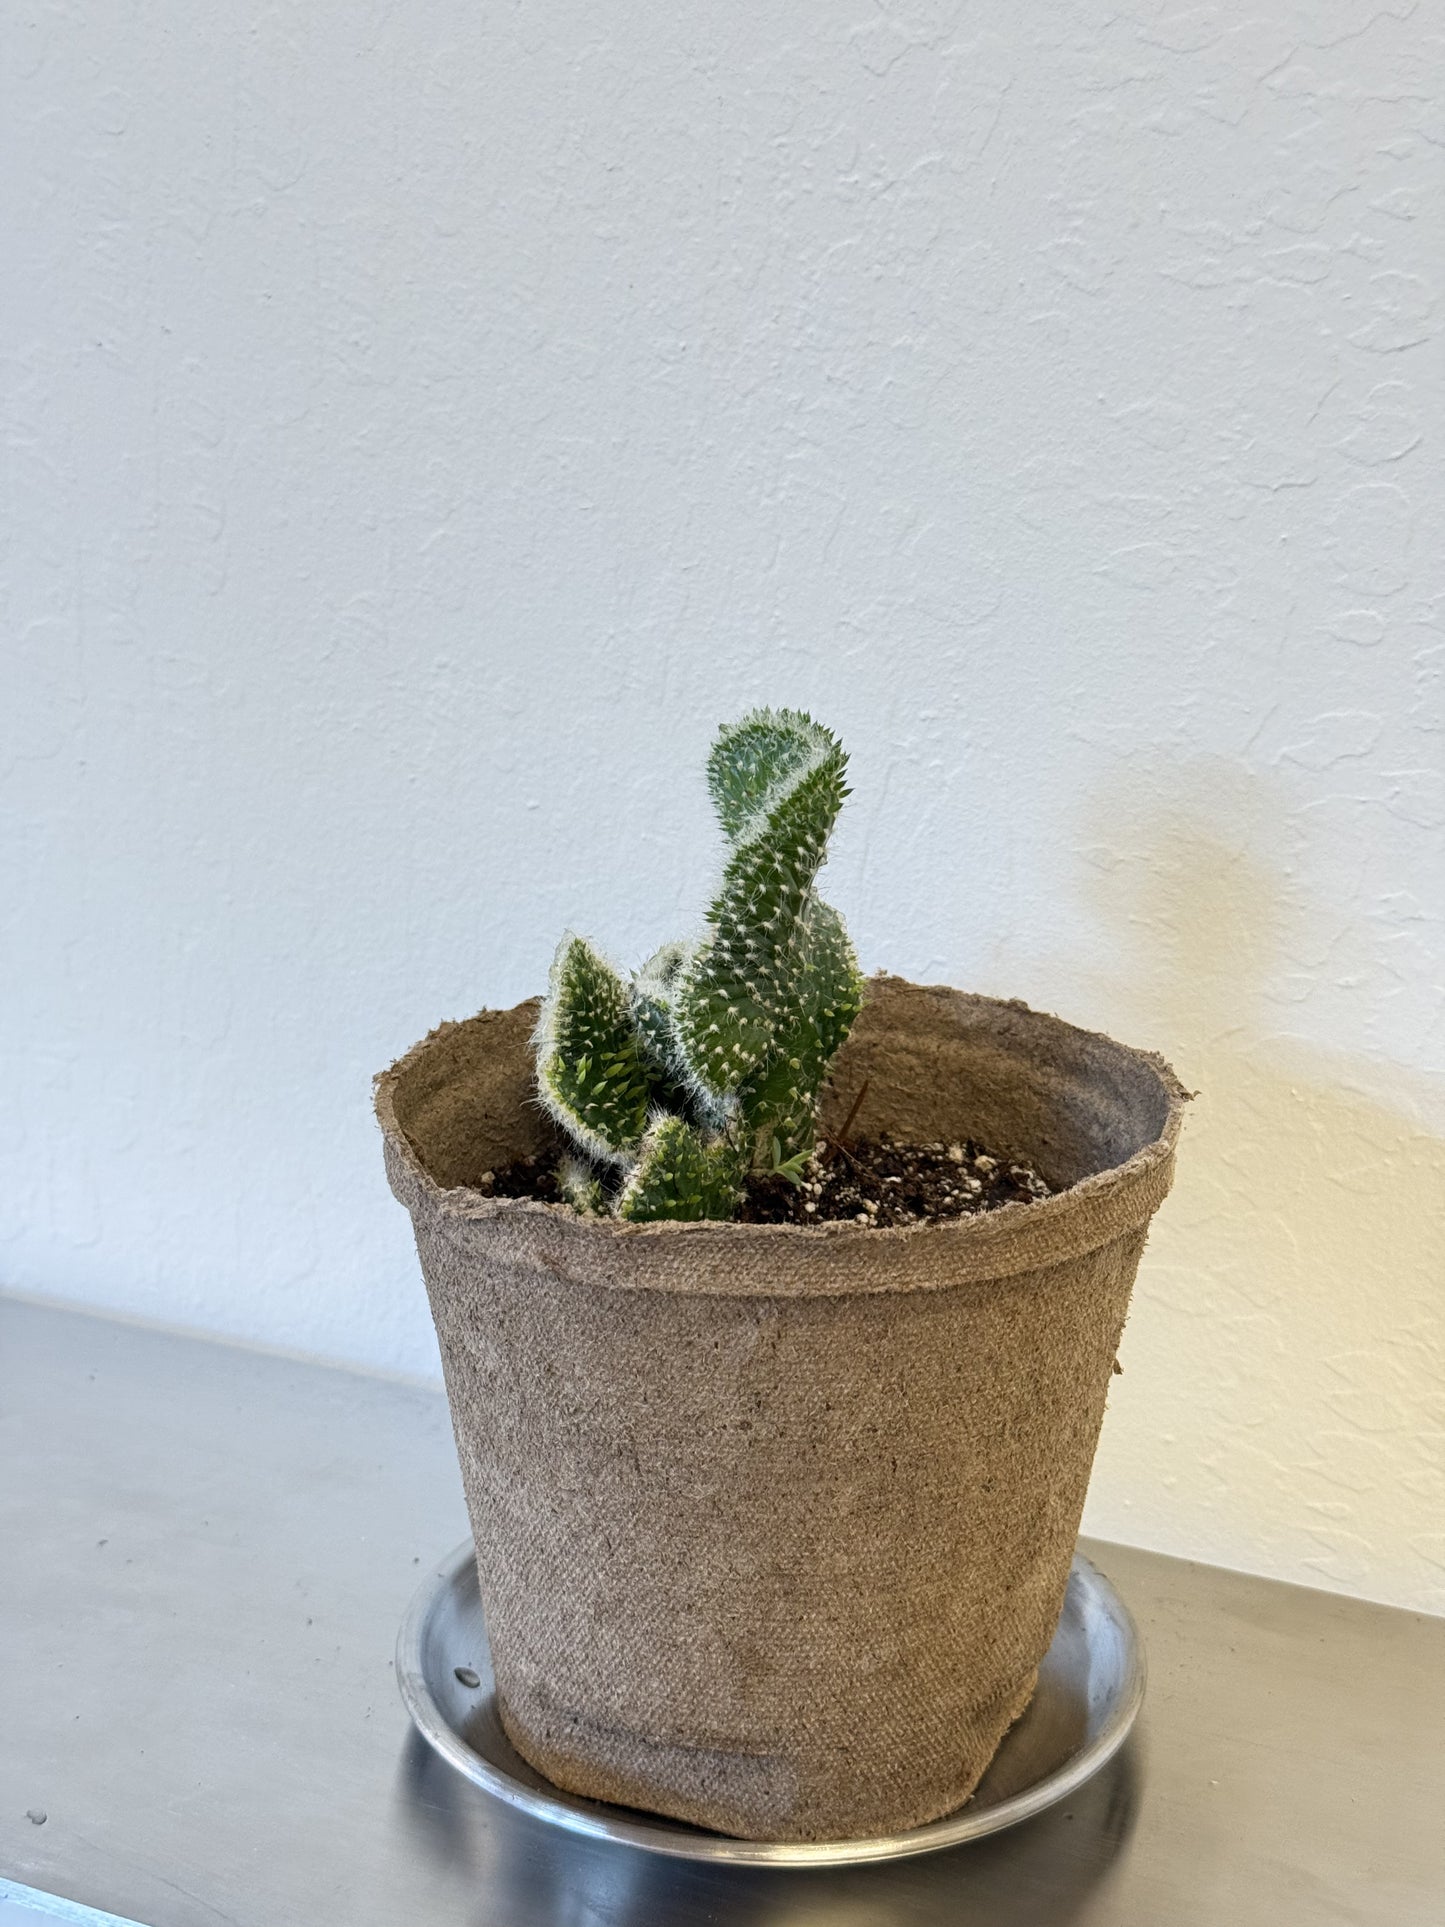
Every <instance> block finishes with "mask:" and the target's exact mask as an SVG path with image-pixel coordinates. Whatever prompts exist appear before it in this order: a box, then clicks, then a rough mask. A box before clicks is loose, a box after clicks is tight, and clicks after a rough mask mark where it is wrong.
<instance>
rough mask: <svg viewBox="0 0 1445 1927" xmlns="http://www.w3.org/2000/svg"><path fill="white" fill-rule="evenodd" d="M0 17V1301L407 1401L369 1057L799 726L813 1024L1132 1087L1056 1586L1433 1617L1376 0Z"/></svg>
mask: <svg viewBox="0 0 1445 1927" xmlns="http://www.w3.org/2000/svg"><path fill="white" fill-rule="evenodd" d="M4 32H5V38H6V41H7V42H8V51H9V67H8V79H7V81H6V83H5V101H4V112H3V115H0V125H3V130H4V131H3V140H4V145H5V152H4V154H3V156H0V159H3V166H0V193H3V197H4V210H5V211H4V248H5V255H6V258H7V261H8V267H7V271H6V302H5V314H6V318H5V322H4V330H5V333H4V371H5V380H6V388H7V399H6V404H5V423H6V434H7V438H8V447H9V454H8V462H9V468H8V477H9V481H8V487H9V491H10V503H9V507H8V510H7V513H6V518H5V520H6V530H7V539H8V542H9V545H10V546H9V554H8V564H7V569H6V578H7V581H8V585H9V612H8V622H7V629H6V642H5V648H6V670H5V677H4V686H5V696H6V700H5V709H6V711H7V714H6V717H5V721H4V740H5V748H4V755H3V760H0V805H3V810H4V822H5V831H4V835H5V842H6V844H7V846H9V848H8V861H7V870H6V878H7V880H6V882H5V884H4V887H3V892H0V914H3V918H4V922H5V925H6V928H5V932H4V941H5V945H6V953H7V955H6V962H5V966H4V967H5V970H6V972H7V974H8V975H9V976H10V977H11V979H12V982H11V985H10V987H9V988H8V989H7V991H6V993H5V996H4V1001H3V1013H0V1021H3V1024H4V1028H5V1031H6V1033H7V1034H6V1036H5V1038H4V1051H3V1062H4V1065H5V1072H4V1079H5V1090H4V1098H3V1103H0V1139H3V1144H0V1151H3V1167H4V1168H3V1174H0V1175H3V1185H0V1197H3V1206H0V1209H3V1219H0V1278H3V1280H4V1282H6V1283H8V1284H9V1285H10V1286H12V1287H15V1288H19V1289H22V1290H28V1291H32V1292H40V1293H53V1294H56V1295H58V1296H62V1297H66V1298H73V1299H79V1300H83V1301H88V1302H91V1303H94V1304H97V1305H103V1306H110V1307H115V1308H119V1309H123V1310H125V1311H127V1312H131V1313H135V1314H140V1315H143V1316H153V1317H156V1318H161V1319H166V1320H172V1321H178V1322H182V1323H185V1324H188V1325H193V1326H200V1327H204V1328H206V1329H210V1330H215V1331H219V1332H227V1333H238V1334H243V1335H245V1336H248V1337H252V1338H255V1339H259V1340H264V1341H267V1342H272V1343H277V1344H281V1345H287V1346H297V1347H302V1348H306V1349H312V1350H315V1351H318V1352H323V1353H328V1354H332V1355H336V1356H340V1357H344V1358H348V1359H357V1360H363V1361H366V1362H368V1363H373V1364H378V1365H386V1366H396V1367H403V1368H409V1369H422V1370H427V1369H430V1368H431V1365H432V1361H433V1352H432V1345H431V1339H430V1335H429V1331H428V1328H427V1325H426V1321H425V1315H424V1310H423V1302H422V1297H421V1293H420V1288H419V1285H418V1282H417V1278H416V1274H415V1269H414V1259H413V1255H412V1252H411V1248H410V1243H409V1235H408V1228H407V1225H406V1222H405V1219H404V1217H403V1215H402V1213H401V1212H400V1210H399V1209H398V1208H397V1207H396V1206H395V1205H394V1204H393V1203H392V1201H391V1199H390V1198H389V1196H388V1195H387V1193H386V1191H385V1189H384V1186H383V1182H382V1175H381V1159H380V1151H379V1145H378V1142H377V1139H376V1136H375V1134H374V1130H373V1126H372V1123H371V1121H370V1115H369V1109H368V1101H369V1091H368V1086H369V1078H370V1074H371V1073H372V1072H373V1071H374V1070H376V1069H377V1068H379V1067H380V1066H381V1065H382V1064H383V1063H385V1062H386V1061H387V1060H388V1059H389V1058H390V1057H391V1056H393V1055H394V1054H395V1053H396V1052H397V1051H399V1050H400V1049H402V1048H403V1047H405V1046H406V1045H408V1044H409V1043H411V1042H412V1041H413V1039H414V1038H415V1037H416V1036H417V1035H419V1034H420V1033H421V1032H422V1031H424V1030H426V1029H427V1028H428V1027H429V1025H430V1024H431V1023H432V1022H434V1021H435V1020H437V1019H439V1018H441V1017H443V1016H448V1015H461V1014H465V1013H466V1012H469V1011H471V1010H472V1009H474V1008H476V1007H477V1006H478V1005H479V1004H481V1003H484V1002H492V1003H503V1002H510V1001H512V1000H514V999H515V998H517V997H520V996H522V995H524V994H525V993H527V992H529V991H531V990H532V989H534V988H535V987H536V986H538V985H539V984H540V982H541V981H542V978H543V974H544V971H545V967H546V964H547V961H548V958H549V954H550V951H551V948H552V944H553V941H554V939H555V937H556V935H557V933H558V931H559V930H560V929H561V927H562V926H563V924H564V923H567V922H569V921H575V922H576V923H577V924H579V925H580V926H581V927H582V928H584V929H586V930H588V931H590V932H592V933H593V934H594V935H595V936H597V937H598V938H599V939H601V940H602V941H604V942H605V943H606V944H608V945H610V946H611V947H612V948H613V949H614V951H615V952H616V953H617V954H618V955H619V956H621V957H624V958H627V957H636V956H638V955H639V953H641V952H642V951H644V950H645V949H647V948H649V947H650V946H651V945H652V944H653V943H655V942H656V941H657V940H658V939H659V938H661V937H663V936H664V935H667V934H670V933H672V932H674V931H678V930H683V929H686V928H687V926H688V922H689V919H691V918H694V917H695V916H696V914H697V912H698V910H699V908H700V906H701V903H702V901H703V895H704V891H705V888H706V884H707V880H708V876H709V872H710V867H711V864H712V861H713V854H714V843H713V837H712V832H711V829H710V825H709V821H708V815H707V811H706V808H705V805H704V800H703V796H702V794H701V789H700V784H699V781H698V768H699V765H700V762H701V759H702V756H703V754H704V751H705V748H706V744H707V741H708V738H709V735H710V732H711V729H712V726H713V725H714V723H715V722H716V721H718V720H720V719H722V718H725V717H728V716H731V715H732V714H734V713H736V712H737V711H738V710H739V709H740V708H741V707H742V706H743V705H745V704H747V703H749V702H752V701H755V700H759V699H762V700H772V701H779V702H792V703H802V704H808V705H811V706H812V707H813V708H814V709H815V711H816V712H817V713H819V714H820V715H821V716H823V717H824V718H825V719H826V720H828V721H829V722H831V723H833V724H834V725H835V726H836V727H838V728H839V729H840V730H841V731H842V733H843V735H844V736H845V739H846V740H847V742H848V743H849V744H850V746H851V748H852V751H853V757H854V778H855V785H856V795H855V797H854V800H853V802H852V803H851V804H850V805H849V810H848V813H847V816H846V822H845V825H844V827H843V828H842V831H841V833H840V836H839V838H838V844H837V855H836V859H835V862H834V865H833V869H832V872H831V876H830V883H829V890H830V894H831V895H832V896H833V897H834V898H835V900H836V901H837V902H838V903H839V904H840V906H842V907H843V908H844V910H845V912H846V913H847V914H848V915H849V916H850V918H851V921H852V924H853V927H854V929H855V932H856V935H857V937H858V940H859V945H860V949H861V951H862V953H863V956H864V961H865V964H866V965H867V966H868V967H870V968H871V967H876V966H880V965H887V966H889V967H891V968H893V969H896V970H900V971H903V972H905V973H908V974H911V975H914V976H917V977H920V978H925V979H930V980H936V979H947V980H949V981H952V982H955V983H959V984H963V985H968V986H972V987H976V988H981V989H987V990H990V991H997V992H1004V993H1008V994H1016V995H1022V996H1024V997H1027V998H1028V999H1029V1000H1030V1001H1032V1002H1035V1003H1037V1004H1040V1005H1042V1006H1045V1007H1048V1008H1051V1009H1055V1010H1058V1011H1059V1012H1061V1013H1063V1014H1064V1015H1067V1016H1069V1017H1072V1018H1075V1019H1077V1020H1080V1021H1082V1022H1084V1023H1086V1024H1090V1025H1101V1026H1104V1027H1107V1028H1109V1029H1110V1030H1113V1031H1114V1032H1115V1033H1116V1034H1118V1035H1120V1036H1122V1037H1124V1038H1126V1039H1128V1040H1130V1041H1133V1042H1138V1043H1143V1044H1149V1045H1153V1046H1156V1047H1158V1048H1160V1049H1162V1050H1164V1051H1166V1052H1167V1053H1168V1054H1169V1055H1171V1056H1172V1057H1173V1058H1174V1060H1175V1062H1176V1063H1177V1065H1178V1066H1179V1069H1180V1071H1181V1073H1182V1074H1183V1076H1184V1077H1185V1079H1186V1081H1188V1082H1189V1083H1190V1084H1191V1085H1195V1086H1197V1087H1198V1088H1199V1089H1200V1091H1201V1092H1202V1093H1203V1095H1202V1096H1201V1098H1200V1101H1199V1103H1198V1105H1197V1106H1196V1107H1195V1110H1194V1114H1193V1116H1192V1117H1191V1120H1190V1124H1189V1129H1188V1135H1187V1141H1186V1144H1185V1147H1184V1155H1183V1163H1182V1171H1181V1178H1180V1183H1179V1187H1178V1190H1177V1192H1176V1194H1175V1197H1174V1198H1173V1200H1172V1201H1171V1203H1170V1205H1169V1207H1168V1208H1167V1210H1166V1212H1165V1214H1164V1217H1163V1219H1162V1221H1161V1222H1160V1224H1159V1227H1158V1229H1157V1232H1156V1234H1155V1237H1154V1240H1153V1243H1152V1245H1151V1247H1150V1250H1149V1253H1148V1256H1147V1258H1146V1262H1145V1266H1144V1270H1143V1273H1142V1275H1141V1281H1140V1288H1139V1292H1138V1297H1137V1300H1136V1309H1135V1313H1134V1317H1133V1320H1132V1323H1131V1325H1130V1329H1129V1333H1128V1337H1127V1341H1126V1348H1125V1352H1124V1362H1125V1367H1126V1371H1125V1376H1124V1377H1123V1378H1122V1379H1119V1380H1117V1381H1116V1385H1115V1391H1114V1396H1113V1400H1112V1407H1111V1413H1110V1417H1109V1421H1108V1425H1107V1428H1106V1437H1105V1443H1104V1446H1103V1450H1102V1457H1101V1460H1100V1465H1099V1471H1098V1475H1097V1478H1096V1482H1095V1488H1094V1494H1093V1498H1092V1501H1091V1511H1090V1516H1089V1523H1090V1524H1091V1526H1092V1527H1093V1529H1094V1530H1096V1531H1099V1532H1102V1533H1106V1534H1113V1535H1115V1536H1118V1537H1124V1538H1128V1539H1133V1540H1137V1541H1139V1542H1141V1543H1145V1544H1149V1545H1153V1546H1158V1547H1163V1548H1166V1549H1169V1550H1173V1551H1179V1552H1186V1553H1192V1554H1196V1555H1198V1556H1200V1557H1203V1558H1205V1559H1212V1560H1219V1561H1224V1562H1228V1563H1231V1564H1237V1565H1242V1566H1246V1567H1251V1568H1254V1569H1257V1570H1260V1571H1264V1572H1269V1573H1275V1574H1282V1575H1286V1576H1290V1577H1294V1578H1299V1579H1303V1580H1306V1581H1310V1582H1314V1583H1321V1584H1325V1585H1329V1586H1337V1587H1341V1588H1344V1589H1346V1590H1350V1591H1360V1592H1363V1593H1367V1594H1373V1595H1376V1596H1380V1597H1384V1598H1389V1599H1395V1600H1399V1601H1402V1602H1408V1603H1415V1604H1426V1605H1429V1604H1433V1605H1435V1606H1439V1605H1441V1604H1442V1592H1441V1583H1442V1578H1445V1535H1442V1525H1445V1493H1442V1487H1441V1464H1442V1427H1445V1413H1442V1398H1441V1376H1440V1373H1441V1328H1440V1322H1439V1321H1440V1311H1441V1278H1442V1272H1445V1238H1442V1223H1441V1217H1442V1210H1441V1201H1442V1189H1445V1179H1442V1146H1441V1136H1442V1134H1445V1085H1442V1081H1441V1076H1440V1065H1441V1056H1442V1052H1441V1044H1442V1028H1445V1026H1442V1014H1441V1004H1440V1001H1439V997H1438V993H1437V990H1436V988H1435V984H1436V982H1437V981H1438V971H1437V970H1433V969H1432V960H1433V962H1434V963H1435V964H1438V962H1439V958H1440V938H1441V908H1442V901H1441V899H1442V875H1445V869H1442V866H1441V856H1442V834H1441V832H1442V823H1445V770H1442V749H1441V734H1440V731H1441V725H1442V713H1441V706H1440V696H1439V673H1440V665H1441V660H1442V634H1441V616H1440V603H1439V602H1438V601H1437V600H1432V598H1437V597H1438V596H1439V594H1440V591H1441V588H1442V583H1441V581H1440V578H1439V576H1438V575H1435V576H1433V577H1432V575H1431V573H1430V570H1431V568H1432V566H1433V564H1434V562H1435V560H1436V557H1437V554H1438V549H1439V536H1440V528H1441V524H1440V515H1441V509H1442V489H1441V479H1440V478H1441V451H1442V427H1445V423H1442V412H1445V411H1442V381H1441V366H1440V357H1439V345H1440V332H1441V329H1440V279H1441V276H1440V269H1441V231H1440V227H1441V224H1440V205H1441V203H1440V198H1439V197H1440V189H1441V172H1442V169H1441V164H1440V163H1441V154H1442V146H1441V143H1442V140H1445V132H1442V122H1441V120H1440V118H1439V108H1438V106H1434V107H1432V103H1431V99H1430V95H1431V91H1432V86H1433V85H1434V84H1435V83H1437V82H1438V80H1439V77H1440V73H1441V71H1442V67H1441V62H1442V54H1445V47H1442V15H1441V11H1440V8H1439V5H1438V0H1437V4H1435V5H1434V6H1433V7H1432V6H1427V5H1425V4H1419V5H1417V4H1414V3H1413V0H1304V3H1302V4H1299V5H1295V6H1290V5H1275V6H1270V7H1260V8H1258V9H1257V10H1256V11H1255V12H1254V13H1253V14H1251V15H1249V16H1248V17H1246V16H1245V15H1244V14H1243V13H1242V12H1241V11H1240V10H1239V9H1236V8H1233V7H1224V6H1221V7H1217V8H1216V7H1209V6H1204V7H1198V8H1190V9H1188V10H1187V11H1183V12H1174V11H1171V10H1169V9H1168V8H1167V7H1162V6H1159V5H1156V4H1148V0H1146V3H1145V4H1142V5H1139V6H1136V7H1133V8H1131V9H1129V10H1127V11H1121V10H1120V9H1119V8H1117V7H1116V6H1113V5H1109V6H1103V5H1098V4H1094V3H1093V0H1053V3H1052V4H1044V5H1040V6H1026V7H1018V6H1013V5H1006V4H1003V0H980V3H979V4H977V5H972V6H970V5H960V4H941V3H940V4H932V3H931V0H917V3H916V4H901V5H886V4H885V5H871V4H865V3H864V0H859V3H858V4H856V5H854V6H852V7H849V6H846V5H841V6H840V5H839V4H837V3H836V0H807V3H805V0H782V4H781V5H774V6H770V7H766V8H760V9H754V8H739V7H737V6H736V5H734V4H711V5H698V6H689V7H686V8H683V9H680V10H679V9H667V8H659V7H658V6H656V5H654V4H642V3H641V0H609V4H608V5H607V6H605V7H602V8H598V7H596V6H594V5H584V4H581V0H559V4H556V5H551V6H542V5H522V4H508V5H501V4H497V5H481V6H479V5H476V4H472V0H468V3H467V4H462V0H438V4H435V5H429V6H426V7H423V8H403V7H395V6H390V5H379V4H368V0H346V3H345V4H340V3H339V0H281V3H280V4H275V5H270V6H267V7H265V8H261V7H255V8H248V7H243V6H236V5H229V6H227V5H224V4H223V5H221V6H206V7H196V6H190V5H184V4H182V0H147V4H144V5H134V4H128V5H124V6H122V5H119V4H115V0H87V4H86V5H85V6H74V5H72V6H62V5H59V4H55V0H36V5H35V6H33V7H32V8H30V9H27V10H16V11H15V13H14V14H13V16H12V17H11V18H10V19H9V20H8V21H7V23H6V26H5V29H4ZM1432 116H1433V118H1432ZM17 693H18V698H19V700H18V703H17V702H15V700H14V698H15V696H16V695H17Z"/></svg>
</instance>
